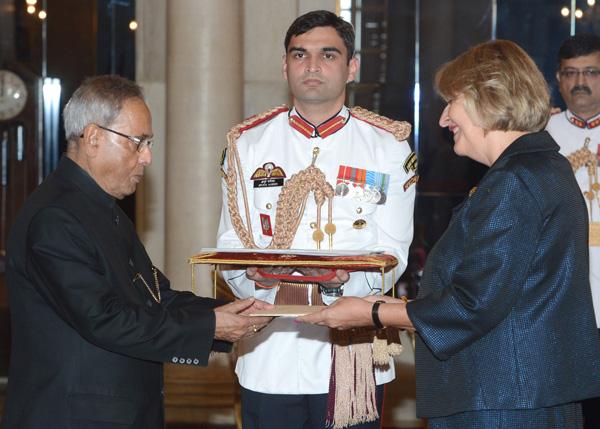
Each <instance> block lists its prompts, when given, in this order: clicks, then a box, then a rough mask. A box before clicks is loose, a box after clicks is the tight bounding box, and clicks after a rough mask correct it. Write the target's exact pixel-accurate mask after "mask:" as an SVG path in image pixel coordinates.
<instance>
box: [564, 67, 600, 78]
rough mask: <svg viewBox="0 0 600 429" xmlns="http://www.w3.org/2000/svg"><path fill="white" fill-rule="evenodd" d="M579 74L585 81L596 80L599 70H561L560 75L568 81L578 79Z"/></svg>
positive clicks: (599, 74) (599, 73)
mask: <svg viewBox="0 0 600 429" xmlns="http://www.w3.org/2000/svg"><path fill="white" fill-rule="evenodd" d="M579 73H581V74H582V75H583V77H585V78H586V79H596V78H597V77H598V76H600V70H598V69H585V70H576V69H567V70H561V72H560V75H561V76H562V77H564V78H565V79H568V80H574V79H577V78H578V77H579Z"/></svg>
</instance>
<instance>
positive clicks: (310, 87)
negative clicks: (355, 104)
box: [283, 27, 358, 108]
mask: <svg viewBox="0 0 600 429" xmlns="http://www.w3.org/2000/svg"><path fill="white" fill-rule="evenodd" d="M357 71H358V60H357V59H356V58H353V59H352V60H350V64H348V57H347V50H346V47H345V46H344V42H343V40H342V39H341V37H340V36H339V35H338V33H337V31H336V30H335V29H334V28H332V27H317V28H314V29H312V30H311V31H309V32H307V33H304V34H301V35H299V36H293V37H292V38H291V40H290V44H289V47H288V53H287V55H284V57H283V77H284V79H287V81H288V85H289V87H290V91H291V92H292V95H293V97H294V104H295V105H297V106H298V105H300V106H305V108H306V107H308V106H309V105H319V106H320V107H325V106H324V105H331V106H333V105H339V108H341V106H342V105H343V103H344V97H345V90H346V83H347V82H351V81H353V80H354V77H355V76H356V72H357ZM321 105H323V106H321Z"/></svg>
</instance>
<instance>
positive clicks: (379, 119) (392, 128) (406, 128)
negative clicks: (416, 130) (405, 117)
mask: <svg viewBox="0 0 600 429" xmlns="http://www.w3.org/2000/svg"><path fill="white" fill-rule="evenodd" d="M350 114H351V115H352V116H354V117H355V118H356V119H360V120H361V121H365V122H368V123H369V124H371V125H373V126H375V127H377V128H381V129H382V130H385V131H387V132H388V133H391V134H392V135H393V136H394V137H395V138H396V140H398V141H403V140H406V139H407V138H408V136H409V135H410V131H411V129H412V127H411V125H410V124H409V123H408V122H405V121H394V120H393V119H390V118H386V117H385V116H381V115H378V114H377V113H374V112H371V111H369V110H367V109H363V108H362V107H358V106H357V107H353V108H352V109H350Z"/></svg>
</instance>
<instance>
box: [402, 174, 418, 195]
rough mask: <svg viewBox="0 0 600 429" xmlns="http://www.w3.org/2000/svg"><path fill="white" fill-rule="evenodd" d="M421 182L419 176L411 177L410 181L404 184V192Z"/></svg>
mask: <svg viewBox="0 0 600 429" xmlns="http://www.w3.org/2000/svg"><path fill="white" fill-rule="evenodd" d="M418 181H419V175H418V174H415V175H414V176H413V177H411V178H410V179H408V180H407V181H406V183H405V184H404V192H406V191H407V190H408V188H410V186H411V185H412V184H413V183H417V182H418Z"/></svg>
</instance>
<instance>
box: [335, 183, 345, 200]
mask: <svg viewBox="0 0 600 429" xmlns="http://www.w3.org/2000/svg"><path fill="white" fill-rule="evenodd" d="M335 193H336V194H337V195H339V196H340V197H345V196H346V195H348V185H347V184H345V183H344V182H341V183H338V184H337V186H336V187H335Z"/></svg>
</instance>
